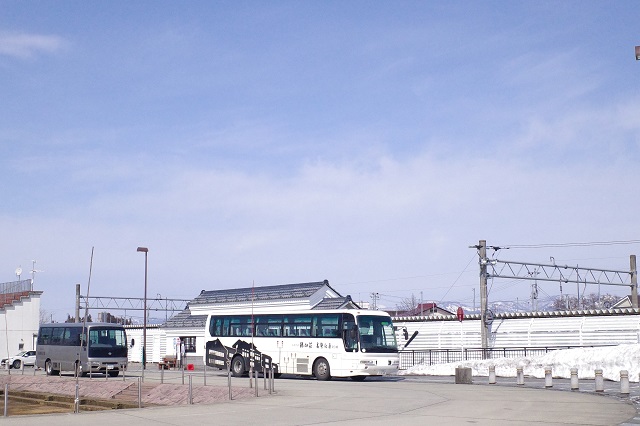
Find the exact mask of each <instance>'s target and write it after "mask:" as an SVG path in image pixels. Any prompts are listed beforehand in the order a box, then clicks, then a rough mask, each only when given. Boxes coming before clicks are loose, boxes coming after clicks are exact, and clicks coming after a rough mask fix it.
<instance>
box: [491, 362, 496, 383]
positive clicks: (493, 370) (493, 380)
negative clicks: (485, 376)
mask: <svg viewBox="0 0 640 426" xmlns="http://www.w3.org/2000/svg"><path fill="white" fill-rule="evenodd" d="M489 384H490V385H495V384H496V366H495V365H490V366H489Z"/></svg>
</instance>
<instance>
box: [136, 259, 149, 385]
mask: <svg viewBox="0 0 640 426" xmlns="http://www.w3.org/2000/svg"><path fill="white" fill-rule="evenodd" d="M137 251H139V252H141V253H144V305H143V310H144V313H143V318H144V319H143V320H142V321H143V324H142V381H143V382H144V370H145V369H146V368H147V255H148V253H149V249H148V248H146V247H138V250H137Z"/></svg>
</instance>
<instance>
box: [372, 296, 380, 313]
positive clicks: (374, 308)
mask: <svg viewBox="0 0 640 426" xmlns="http://www.w3.org/2000/svg"><path fill="white" fill-rule="evenodd" d="M378 297H379V295H378V293H375V292H374V293H371V300H373V310H374V311H375V310H377V309H378V303H377V300H378Z"/></svg>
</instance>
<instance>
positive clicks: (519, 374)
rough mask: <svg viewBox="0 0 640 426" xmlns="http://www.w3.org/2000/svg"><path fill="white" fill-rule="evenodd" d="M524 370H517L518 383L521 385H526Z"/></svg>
mask: <svg viewBox="0 0 640 426" xmlns="http://www.w3.org/2000/svg"><path fill="white" fill-rule="evenodd" d="M522 370H523V368H522V367H518V368H516V383H517V384H519V385H524V372H523V371H522Z"/></svg>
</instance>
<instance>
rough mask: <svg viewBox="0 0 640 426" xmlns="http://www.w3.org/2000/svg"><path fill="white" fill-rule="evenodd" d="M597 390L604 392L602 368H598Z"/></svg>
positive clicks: (596, 372)
mask: <svg viewBox="0 0 640 426" xmlns="http://www.w3.org/2000/svg"><path fill="white" fill-rule="evenodd" d="M595 375H596V392H604V379H603V378H602V370H601V369H600V368H596V371H595Z"/></svg>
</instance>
